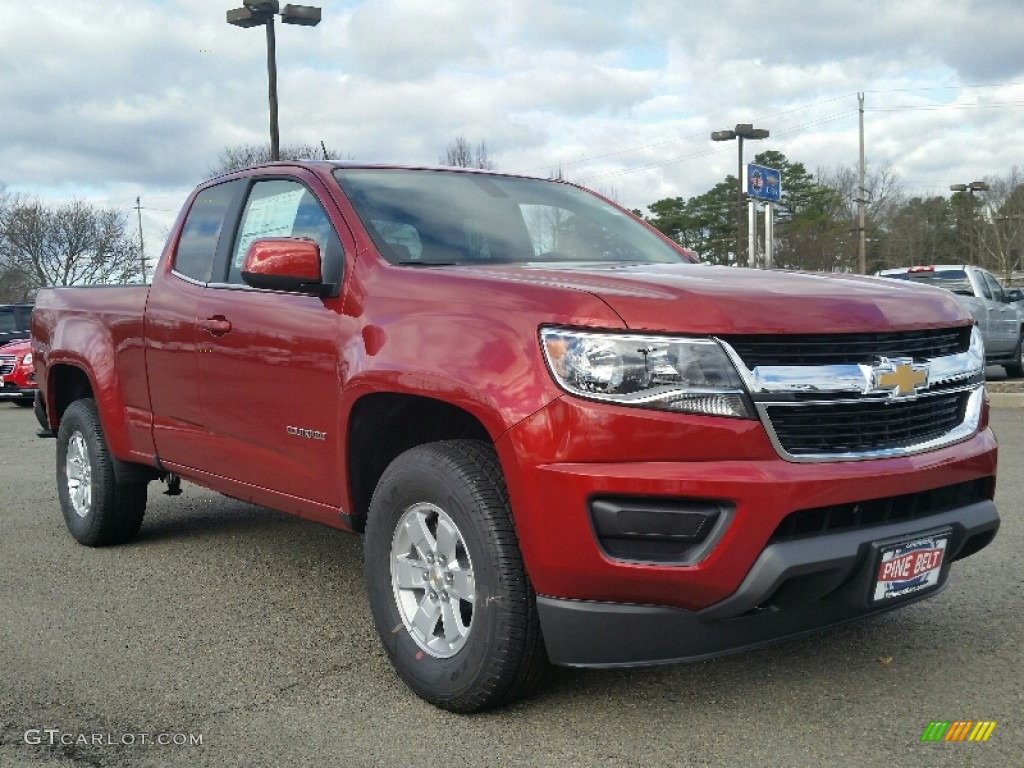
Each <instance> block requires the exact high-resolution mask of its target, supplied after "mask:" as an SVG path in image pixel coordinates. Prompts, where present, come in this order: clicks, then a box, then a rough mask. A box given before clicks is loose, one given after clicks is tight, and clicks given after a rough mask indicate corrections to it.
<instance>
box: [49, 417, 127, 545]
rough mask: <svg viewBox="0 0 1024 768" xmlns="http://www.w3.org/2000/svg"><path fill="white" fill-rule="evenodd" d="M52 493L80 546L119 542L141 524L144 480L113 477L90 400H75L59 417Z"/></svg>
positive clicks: (97, 420) (104, 441)
mask: <svg viewBox="0 0 1024 768" xmlns="http://www.w3.org/2000/svg"><path fill="white" fill-rule="evenodd" d="M57 492H58V495H59V497H60V506H61V510H62V511H63V513H64V522H65V524H66V525H67V527H68V530H69V531H70V532H71V535H72V536H74V537H75V539H76V540H77V541H78V542H79V543H81V544H85V545H87V546H90V547H100V546H105V545H108V544H123V543H124V542H126V541H129V540H130V539H132V538H133V537H134V536H135V534H136V533H138V531H139V528H140V527H141V526H142V517H143V515H144V514H145V512H146V484H145V483H119V482H118V481H117V477H116V476H115V475H114V465H113V461H112V459H111V456H110V453H109V451H108V450H107V443H106V440H105V439H104V437H103V427H102V426H101V425H100V419H99V413H98V412H97V411H96V403H95V402H94V401H92V400H76V401H75V402H73V403H72V404H71V405H69V406H68V408H67V410H66V411H65V412H64V415H63V417H62V418H61V420H60V430H59V431H58V432H57Z"/></svg>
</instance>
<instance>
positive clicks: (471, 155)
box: [438, 135, 495, 171]
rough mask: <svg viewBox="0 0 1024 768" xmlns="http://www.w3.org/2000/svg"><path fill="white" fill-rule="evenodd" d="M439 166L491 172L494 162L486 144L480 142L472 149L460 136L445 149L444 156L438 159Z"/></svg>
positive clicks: (467, 141)
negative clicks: (479, 169)
mask: <svg viewBox="0 0 1024 768" xmlns="http://www.w3.org/2000/svg"><path fill="white" fill-rule="evenodd" d="M438 162H439V163H440V164H441V165H453V166H455V167H456V168H481V169H483V170H487V171H493V170H494V168H495V165H494V161H493V160H492V159H491V154H490V151H489V150H488V149H487V142H486V141H481V142H480V143H479V144H477V145H476V147H473V146H472V145H471V144H470V143H469V140H468V139H467V138H466V137H465V136H462V135H459V136H456V137H455V138H454V139H453V140H452V141H451V143H450V144H449V145H448V146H447V147H446V148H445V156H444V157H442V158H439V159H438Z"/></svg>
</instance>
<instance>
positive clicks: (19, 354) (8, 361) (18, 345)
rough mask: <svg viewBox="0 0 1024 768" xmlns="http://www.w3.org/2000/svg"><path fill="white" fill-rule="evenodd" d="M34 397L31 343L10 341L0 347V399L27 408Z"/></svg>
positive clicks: (34, 383)
mask: <svg viewBox="0 0 1024 768" xmlns="http://www.w3.org/2000/svg"><path fill="white" fill-rule="evenodd" d="M35 396H36V372H35V369H34V368H33V367H32V342H31V341H29V340H28V339H25V340H24V341H12V342H11V343H10V344H5V345H4V346H2V347H0V399H2V400H11V401H13V402H14V404H15V405H20V406H22V407H24V408H28V407H29V406H30V405H32V402H33V401H34V400H35Z"/></svg>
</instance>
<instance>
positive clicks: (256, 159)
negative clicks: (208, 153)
mask: <svg viewBox="0 0 1024 768" xmlns="http://www.w3.org/2000/svg"><path fill="white" fill-rule="evenodd" d="M280 155H281V159H282V160H351V159H352V155H351V154H349V155H346V156H345V157H342V153H341V152H338V151H337V150H335V149H331V148H329V147H326V146H325V145H324V144H323V142H321V143H320V144H319V145H317V144H289V145H288V146H285V147H281V152H280ZM269 162H270V143H269V142H268V143H266V144H239V145H238V146H235V147H225V148H224V149H223V150H222V151H221V153H220V155H218V157H217V164H216V165H214V166H213V167H212V168H211V169H210V170H209V171H208V173H207V175H208V176H209V177H211V178H212V177H213V176H220V175H221V174H222V173H231V171H237V170H240V169H242V168H250V167H252V166H254V165H262V164H263V163H269Z"/></svg>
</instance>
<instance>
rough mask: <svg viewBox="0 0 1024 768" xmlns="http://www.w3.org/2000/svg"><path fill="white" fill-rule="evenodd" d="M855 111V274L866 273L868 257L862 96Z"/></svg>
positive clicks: (859, 97)
mask: <svg viewBox="0 0 1024 768" xmlns="http://www.w3.org/2000/svg"><path fill="white" fill-rule="evenodd" d="M857 111H858V113H859V115H860V167H859V170H858V182H857V190H858V194H857V272H859V273H860V274H862V275H866V274H867V273H868V255H867V244H866V233H865V232H864V216H865V208H866V207H867V206H866V203H867V199H866V198H867V190H866V189H865V188H864V94H863V93H858V94H857Z"/></svg>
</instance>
